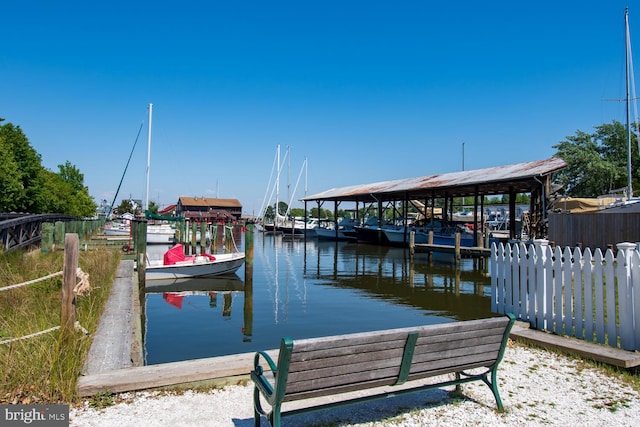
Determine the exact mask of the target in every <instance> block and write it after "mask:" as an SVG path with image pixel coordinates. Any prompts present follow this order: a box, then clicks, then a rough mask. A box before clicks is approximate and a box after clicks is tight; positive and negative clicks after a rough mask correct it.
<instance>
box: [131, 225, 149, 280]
mask: <svg viewBox="0 0 640 427" xmlns="http://www.w3.org/2000/svg"><path fill="white" fill-rule="evenodd" d="M134 224H135V226H136V228H135V232H134V239H135V248H136V252H135V253H136V260H137V265H138V287H139V288H140V289H144V286H145V278H146V272H147V221H146V220H145V221H134V222H133V223H132V224H131V225H132V226H133V225H134Z"/></svg>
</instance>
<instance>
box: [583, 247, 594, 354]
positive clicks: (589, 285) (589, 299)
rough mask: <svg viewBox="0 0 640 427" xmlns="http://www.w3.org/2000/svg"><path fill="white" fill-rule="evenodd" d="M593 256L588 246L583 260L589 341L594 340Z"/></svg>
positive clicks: (585, 318) (586, 333)
mask: <svg viewBox="0 0 640 427" xmlns="http://www.w3.org/2000/svg"><path fill="white" fill-rule="evenodd" d="M592 258H593V256H592V255H591V249H589V248H587V249H585V251H584V257H583V259H582V262H583V266H584V267H583V272H584V275H583V280H584V292H583V297H584V336H585V339H586V340H587V341H593V339H594V337H593V294H594V292H593V288H594V284H593V275H592V274H591V273H592V271H593V262H592Z"/></svg>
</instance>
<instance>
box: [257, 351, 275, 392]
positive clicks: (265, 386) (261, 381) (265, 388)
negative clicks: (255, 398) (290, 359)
mask: <svg viewBox="0 0 640 427" xmlns="http://www.w3.org/2000/svg"><path fill="white" fill-rule="evenodd" d="M261 356H262V358H263V359H264V360H265V361H266V362H267V364H268V365H269V369H271V372H273V374H274V375H276V374H277V371H278V368H277V367H276V364H275V363H274V362H273V360H272V359H271V357H270V356H269V355H268V354H267V353H265V352H264V351H259V352H257V353H256V355H255V356H254V358H253V370H252V371H251V380H252V381H253V382H254V383H255V386H256V388H257V389H258V390H260V393H262V395H263V396H265V398H266V399H267V400H268V401H271V397H272V396H273V386H272V385H271V382H270V381H269V380H268V379H267V377H266V376H265V375H264V369H263V368H262V366H261V365H260V357H261Z"/></svg>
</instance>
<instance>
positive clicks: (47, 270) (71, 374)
mask: <svg viewBox="0 0 640 427" xmlns="http://www.w3.org/2000/svg"><path fill="white" fill-rule="evenodd" d="M63 262H64V252H63V251H53V252H48V253H44V252H40V251H39V250H36V251H32V252H25V251H16V252H10V253H5V252H1V250H0V287H4V286H9V285H13V284H17V283H23V282H26V281H31V280H34V279H38V278H41V277H44V276H47V275H50V274H52V273H56V272H59V271H62V269H63ZM119 262H120V253H119V252H118V251H117V250H107V249H101V250H88V251H81V252H80V258H79V267H80V269H81V270H82V271H83V272H85V273H88V274H89V282H90V284H91V288H92V290H91V292H90V293H89V294H88V295H85V296H78V297H76V304H77V306H76V313H75V318H76V320H77V321H78V322H79V323H80V325H81V326H82V327H83V328H85V329H86V330H87V331H88V332H89V333H93V332H94V331H95V330H96V327H97V324H98V320H99V318H100V315H101V313H102V310H103V307H104V305H105V303H106V300H107V298H108V296H109V291H110V288H111V284H112V283H113V280H114V278H115V273H116V269H117V267H118V263H119ZM61 289H62V276H56V277H53V278H50V279H47V280H45V281H42V282H38V283H35V284H31V285H27V286H22V287H19V288H15V289H10V290H7V291H0V341H5V340H9V339H12V338H18V337H23V336H26V335H30V334H34V333H36V332H39V331H43V330H46V329H49V328H53V327H55V326H59V325H60V313H61ZM62 335H63V334H61V333H60V329H57V330H55V331H53V332H49V333H45V334H42V335H38V336H36V337H33V338H29V339H23V340H19V341H13V342H11V343H8V344H0V403H23V404H29V403H30V404H34V403H57V402H60V403H70V402H73V401H75V400H76V399H77V396H76V393H75V385H76V380H77V378H78V376H79V374H80V372H81V370H82V367H83V364H84V359H85V356H86V354H87V352H88V350H89V346H90V345H91V339H90V338H89V337H87V336H86V335H85V334H84V333H83V332H81V331H77V332H75V333H73V334H72V335H71V336H68V337H63V336H62Z"/></svg>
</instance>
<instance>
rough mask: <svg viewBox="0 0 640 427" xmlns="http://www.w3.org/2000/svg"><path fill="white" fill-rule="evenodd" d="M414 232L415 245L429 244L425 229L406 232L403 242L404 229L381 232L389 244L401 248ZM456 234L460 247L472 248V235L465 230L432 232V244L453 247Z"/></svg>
mask: <svg viewBox="0 0 640 427" xmlns="http://www.w3.org/2000/svg"><path fill="white" fill-rule="evenodd" d="M410 231H414V232H415V234H414V242H415V243H429V231H428V230H427V229H412V228H409V229H407V230H406V241H405V228H404V227H399V228H394V229H390V228H385V229H383V232H384V234H385V236H386V237H387V239H388V240H389V243H390V244H391V245H394V246H403V245H406V244H407V243H408V242H409V232H410ZM456 232H460V246H465V247H473V243H474V242H473V233H469V232H468V231H467V230H462V229H459V228H456V227H445V228H443V229H441V230H434V231H433V244H434V245H447V246H455V242H456V240H455V238H456Z"/></svg>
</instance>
